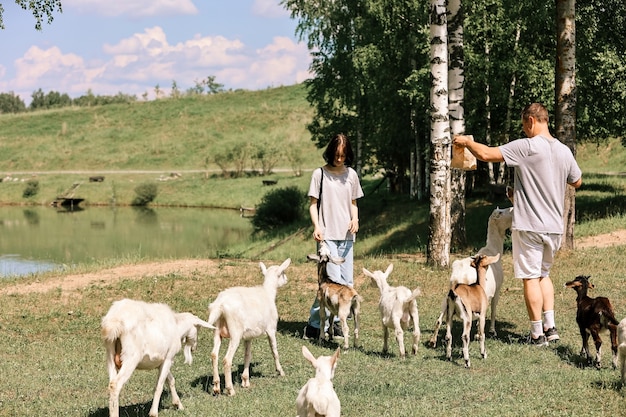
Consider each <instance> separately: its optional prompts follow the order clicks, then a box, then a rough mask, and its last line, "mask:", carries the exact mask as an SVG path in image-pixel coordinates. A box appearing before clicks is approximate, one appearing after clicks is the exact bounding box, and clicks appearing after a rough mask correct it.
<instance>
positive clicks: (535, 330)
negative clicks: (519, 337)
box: [530, 320, 543, 339]
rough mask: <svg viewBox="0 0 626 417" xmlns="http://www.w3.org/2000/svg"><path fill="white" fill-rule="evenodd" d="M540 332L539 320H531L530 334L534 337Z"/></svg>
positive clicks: (540, 323)
mask: <svg viewBox="0 0 626 417" xmlns="http://www.w3.org/2000/svg"><path fill="white" fill-rule="evenodd" d="M542 334H543V324H542V322H541V320H537V321H531V322H530V336H531V337H532V338H533V339H536V338H538V337H539V336H541V335H542Z"/></svg>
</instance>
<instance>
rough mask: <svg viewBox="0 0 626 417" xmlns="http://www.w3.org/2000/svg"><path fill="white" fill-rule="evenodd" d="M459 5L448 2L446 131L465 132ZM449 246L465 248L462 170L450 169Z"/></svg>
mask: <svg viewBox="0 0 626 417" xmlns="http://www.w3.org/2000/svg"><path fill="white" fill-rule="evenodd" d="M463 16H464V13H463V5H462V3H461V0H449V1H448V54H449V57H450V58H449V59H450V64H449V65H448V103H449V104H448V111H449V115H450V134H451V136H452V137H454V135H463V134H465V114H464V112H465V108H464V105H465V103H464V99H465V60H464V55H463ZM450 196H451V200H450V224H451V229H452V235H451V246H453V247H461V248H462V247H465V245H466V243H467V236H466V232H465V171H463V170H462V169H452V170H451V172H450Z"/></svg>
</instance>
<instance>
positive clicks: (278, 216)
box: [252, 186, 305, 232]
mask: <svg viewBox="0 0 626 417" xmlns="http://www.w3.org/2000/svg"><path fill="white" fill-rule="evenodd" d="M304 202H305V199H304V198H303V195H302V191H300V190H299V189H298V188H297V187H294V186H292V187H287V188H278V189H275V190H272V191H270V192H268V193H267V194H265V195H264V196H263V199H262V200H261V203H260V204H259V205H258V206H256V211H255V213H254V216H253V217H252V225H253V226H254V229H255V230H256V231H257V232H262V231H270V230H274V229H276V228H278V227H281V226H285V225H288V224H291V223H294V222H297V221H300V220H302V219H303V218H304Z"/></svg>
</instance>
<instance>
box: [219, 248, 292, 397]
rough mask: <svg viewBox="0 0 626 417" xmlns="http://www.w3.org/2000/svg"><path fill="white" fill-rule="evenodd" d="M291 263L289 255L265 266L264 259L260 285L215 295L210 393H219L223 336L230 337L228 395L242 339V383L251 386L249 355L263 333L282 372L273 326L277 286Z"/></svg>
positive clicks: (226, 359)
mask: <svg viewBox="0 0 626 417" xmlns="http://www.w3.org/2000/svg"><path fill="white" fill-rule="evenodd" d="M289 264H291V259H287V260H285V261H284V262H283V263H282V264H281V265H280V266H270V267H269V268H267V267H266V266H265V264H263V262H261V263H260V264H259V266H260V267H261V272H262V273H263V275H264V276H265V279H264V281H263V285H257V286H255V287H232V288H228V289H226V290H224V291H222V292H220V293H219V294H218V295H217V298H216V299H215V300H214V301H213V302H212V303H211V304H210V305H209V318H208V320H207V321H208V322H209V323H210V324H211V325H214V326H215V327H216V329H215V334H214V337H213V351H212V352H211V360H212V362H213V393H214V394H215V395H219V394H220V374H219V369H218V355H219V353H220V346H221V343H222V338H230V342H229V343H228V350H227V351H226V355H225V356H224V380H225V385H224V389H225V390H226V392H227V393H228V395H235V389H234V388H233V379H232V374H231V368H232V364H233V356H235V352H236V351H237V348H238V347H239V343H240V342H241V340H243V342H244V346H245V357H244V361H245V364H244V370H243V374H241V386H242V387H244V388H248V387H249V386H250V360H251V359H252V352H251V348H252V339H254V338H257V337H259V336H261V335H263V334H265V335H267V339H268V340H269V343H270V348H271V349H272V354H273V355H274V362H275V365H276V371H277V372H278V373H279V374H280V375H281V376H284V375H285V373H284V372H283V368H282V367H281V366H280V362H279V360H278V349H277V347H276V327H277V326H278V310H277V309H276V293H277V290H278V288H280V287H282V286H283V285H285V284H286V283H287V276H286V275H285V270H286V269H287V267H288V266H289Z"/></svg>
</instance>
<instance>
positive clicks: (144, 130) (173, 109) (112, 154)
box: [0, 85, 318, 172]
mask: <svg viewBox="0 0 626 417" xmlns="http://www.w3.org/2000/svg"><path fill="white" fill-rule="evenodd" d="M311 115H312V109H311V108H310V106H309V105H308V103H307V102H306V100H305V92H304V87H303V86H302V85H296V86H291V87H280V88H273V89H267V90H263V91H236V92H229V93H223V94H218V95H210V96H195V97H181V98H178V99H164V100H155V101H148V102H136V103H132V104H120V105H108V106H98V107H93V108H82V107H81V108H63V109H58V110H47V111H39V112H36V113H22V114H17V115H13V114H8V115H7V114H5V115H0V172H11V171H50V170H59V169H62V170H68V169H69V170H111V169H125V170H128V169H133V170H138V169H150V170H186V169H206V168H207V158H208V160H209V164H208V168H213V169H217V168H218V167H217V166H216V165H215V164H213V162H212V161H213V156H214V154H215V152H216V151H219V150H222V149H224V148H232V147H234V146H241V145H243V144H246V143H252V144H264V145H270V144H280V147H281V148H282V149H283V150H287V149H290V148H292V147H297V148H298V149H299V150H300V151H301V152H302V155H303V157H304V158H305V160H304V163H305V164H306V163H308V164H317V163H318V161H317V158H316V155H315V153H314V152H313V151H314V150H315V147H314V146H313V145H312V144H311V142H310V140H309V134H308V132H307V130H306V126H305V124H306V123H307V121H309V120H310V118H311Z"/></svg>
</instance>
